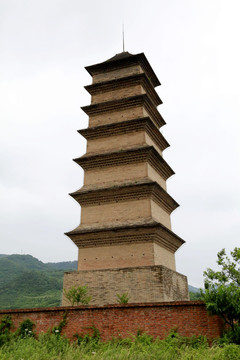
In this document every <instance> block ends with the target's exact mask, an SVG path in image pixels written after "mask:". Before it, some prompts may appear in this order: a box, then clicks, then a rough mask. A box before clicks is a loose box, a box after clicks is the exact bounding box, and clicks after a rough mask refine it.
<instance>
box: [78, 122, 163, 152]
mask: <svg viewBox="0 0 240 360" xmlns="http://www.w3.org/2000/svg"><path fill="white" fill-rule="evenodd" d="M140 130H145V131H146V132H147V133H148V135H149V136H150V137H151V138H152V139H153V140H154V141H155V142H156V144H157V145H158V146H159V148H160V149H161V150H162V151H163V150H165V149H166V148H168V147H169V146H170V145H169V143H168V142H167V140H166V139H165V138H164V136H163V135H162V133H161V132H160V131H159V130H158V128H157V127H156V125H155V124H154V123H153V121H152V120H151V118H150V117H143V118H137V119H134V120H127V121H122V122H118V123H111V124H106V125H100V126H94V127H90V128H86V129H81V130H78V133H79V134H81V135H82V136H83V137H84V138H85V139H86V140H90V139H97V138H101V137H102V138H104V137H108V136H111V135H112V134H114V135H115V136H116V135H122V134H126V133H130V132H135V131H140Z"/></svg>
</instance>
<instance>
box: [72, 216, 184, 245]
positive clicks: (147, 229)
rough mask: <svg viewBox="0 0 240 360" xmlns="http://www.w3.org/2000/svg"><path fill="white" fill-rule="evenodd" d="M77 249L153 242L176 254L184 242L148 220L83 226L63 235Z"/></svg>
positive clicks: (162, 226) (163, 227)
mask: <svg viewBox="0 0 240 360" xmlns="http://www.w3.org/2000/svg"><path fill="white" fill-rule="evenodd" d="M65 235H67V236H68V237H69V238H70V239H71V240H72V241H73V242H74V243H75V244H76V245H77V246H78V247H79V248H85V247H97V246H108V245H114V244H116V245H118V244H119V243H137V242H148V241H154V242H156V243H157V244H159V245H161V246H163V247H165V248H167V249H168V250H170V251H171V252H176V251H177V250H178V249H179V247H180V246H182V245H183V244H184V243H185V241H184V240H183V239H181V238H180V237H179V236H178V235H176V234H175V233H174V232H172V231H171V230H169V229H168V228H166V227H165V226H164V225H162V224H160V223H158V222H156V221H154V220H149V221H145V222H135V223H133V222H132V223H126V224H119V225H116V224H114V225H108V226H107V225H106V224H105V225H104V226H102V227H101V226H99V225H96V226H95V227H93V226H91V227H90V226H84V225H80V226H79V227H78V228H76V229H75V230H73V231H70V232H67V233H65Z"/></svg>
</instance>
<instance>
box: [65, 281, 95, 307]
mask: <svg viewBox="0 0 240 360" xmlns="http://www.w3.org/2000/svg"><path fill="white" fill-rule="evenodd" d="M87 293H88V287H87V285H85V286H76V285H73V286H72V287H71V289H69V290H68V291H67V290H66V289H64V295H65V297H66V298H67V299H68V301H70V303H71V305H72V306H74V305H75V304H76V305H79V304H83V305H87V304H89V302H90V301H91V296H88V295H87Z"/></svg>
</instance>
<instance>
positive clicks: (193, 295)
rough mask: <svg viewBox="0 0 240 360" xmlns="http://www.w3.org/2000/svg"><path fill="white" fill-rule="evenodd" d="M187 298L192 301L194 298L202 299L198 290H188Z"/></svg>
mask: <svg viewBox="0 0 240 360" xmlns="http://www.w3.org/2000/svg"><path fill="white" fill-rule="evenodd" d="M189 298H190V300H192V301H194V300H201V299H202V295H201V293H200V292H192V291H189Z"/></svg>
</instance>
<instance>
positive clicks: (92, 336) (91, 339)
mask: <svg viewBox="0 0 240 360" xmlns="http://www.w3.org/2000/svg"><path fill="white" fill-rule="evenodd" d="M86 329H87V330H91V333H87V334H80V335H79V334H75V335H74V337H75V338H76V339H77V344H78V345H80V344H87V343H91V344H97V343H98V342H99V341H100V338H101V335H100V331H99V330H98V329H97V328H96V326H95V325H92V326H87V327H86Z"/></svg>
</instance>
